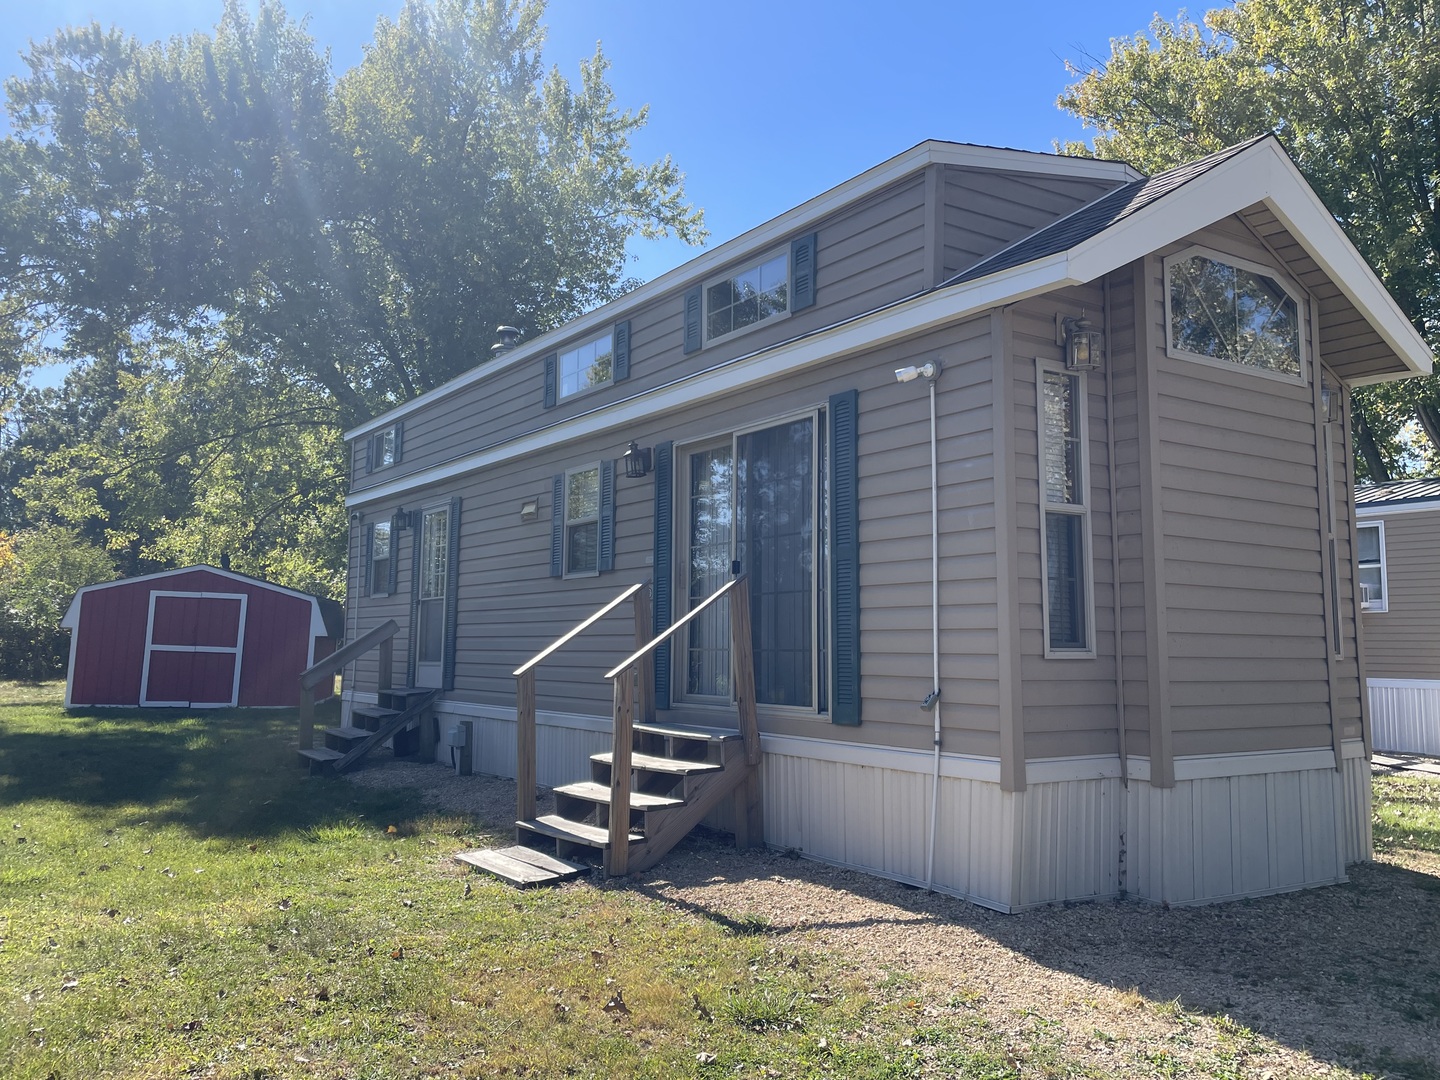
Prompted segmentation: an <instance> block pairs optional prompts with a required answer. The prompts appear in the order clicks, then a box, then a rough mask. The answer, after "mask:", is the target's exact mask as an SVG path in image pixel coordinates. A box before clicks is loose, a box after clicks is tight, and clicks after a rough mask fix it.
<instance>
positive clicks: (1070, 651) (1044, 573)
mask: <svg viewBox="0 0 1440 1080" xmlns="http://www.w3.org/2000/svg"><path fill="white" fill-rule="evenodd" d="M1047 374H1052V375H1065V376H1069V377H1070V378H1073V379H1075V380H1076V383H1075V393H1076V399H1077V400H1076V410H1075V411H1076V414H1077V416H1078V418H1079V422H1080V433H1079V434H1080V440H1079V450H1080V454H1079V457H1080V460H1079V462H1078V463H1077V464H1076V475H1077V479H1078V482H1079V485H1080V502H1079V503H1078V504H1076V503H1052V502H1050V501H1049V500H1048V499H1046V497H1045V376H1046V375H1047ZM1089 400H1090V394H1089V382H1088V379H1087V377H1086V374H1085V372H1083V371H1070V370H1069V369H1067V368H1066V367H1065V365H1064V364H1063V363H1054V362H1050V361H1047V360H1043V359H1040V358H1038V357H1037V358H1036V361H1035V432H1036V440H1035V443H1036V454H1037V455H1038V456H1037V459H1036V464H1037V466H1038V469H1039V478H1040V479H1039V489H1040V629H1041V632H1042V633H1043V634H1044V636H1045V659H1047V660H1093V659H1094V658H1095V655H1096V653H1095V567H1094V564H1095V558H1094V550H1095V547H1094V537H1093V535H1092V530H1091V523H1090V417H1089V412H1090V410H1089V409H1088V408H1086V402H1088V401H1089ZM1052 512H1055V513H1062V514H1071V515H1074V516H1076V517H1079V518H1080V519H1081V522H1082V524H1081V535H1082V537H1083V539H1084V544H1085V551H1084V553H1083V557H1082V558H1081V569H1082V571H1083V573H1084V575H1085V577H1084V587H1085V611H1084V619H1085V647H1084V648H1082V649H1074V648H1067V647H1065V646H1052V645H1051V644H1050V550H1049V548H1050V544H1049V540H1048V536H1049V534H1048V532H1047V530H1046V528H1045V515H1046V514H1048V513H1052Z"/></svg>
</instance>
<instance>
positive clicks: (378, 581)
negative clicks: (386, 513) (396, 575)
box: [370, 521, 392, 596]
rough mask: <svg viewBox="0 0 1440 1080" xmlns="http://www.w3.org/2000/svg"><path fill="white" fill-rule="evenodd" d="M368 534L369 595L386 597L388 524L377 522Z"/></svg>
mask: <svg viewBox="0 0 1440 1080" xmlns="http://www.w3.org/2000/svg"><path fill="white" fill-rule="evenodd" d="M370 528H371V533H370V595H371V596H388V595H389V593H390V591H391V590H390V567H391V565H392V563H391V549H390V522H388V521H377V522H376V523H375V524H374V525H372V526H371V527H370Z"/></svg>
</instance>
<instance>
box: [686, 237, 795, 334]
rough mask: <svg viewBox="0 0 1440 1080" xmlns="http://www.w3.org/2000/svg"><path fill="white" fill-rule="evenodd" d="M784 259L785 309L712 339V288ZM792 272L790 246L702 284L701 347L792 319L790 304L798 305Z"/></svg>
mask: <svg viewBox="0 0 1440 1080" xmlns="http://www.w3.org/2000/svg"><path fill="white" fill-rule="evenodd" d="M781 256H783V257H784V259H785V310H784V311H778V312H776V313H775V314H774V315H767V316H765V318H763V319H761V320H760V321H759V322H753V323H751V324H750V325H749V326H742V327H741V328H740V329H739V330H727V331H726V332H725V333H723V334H719V335H716V336H713V337H712V336H711V334H710V287H711V286H712V285H716V284H718V283H719V282H721V281H728V280H730V279H732V278H734V277H736V276H737V275H739V274H743V273H745V271H747V270H753V269H756V268H757V267H761V266H764V265H765V264H766V263H767V262H770V261H771V260H772V259H775V258H779V257H781ZM792 269H793V268H792V267H791V265H790V246H789V245H788V244H787V245H785V246H783V247H778V248H775V249H773V250H771V251H767V252H765V253H764V254H762V255H758V256H755V257H753V258H750V259H746V260H745V262H743V263H741V264H739V265H738V266H735V267H732V268H731V269H730V270H729V271H728V272H726V273H723V274H715V275H713V276H712V277H708V278H706V279H705V281H704V282H702V283H701V285H700V346H701V348H705V347H707V346H709V345H710V344H711V343H712V342H716V341H730V340H732V339H734V338H738V337H743V336H744V335H745V334H748V333H750V331H752V330H758V329H759V328H760V327H762V326H769V325H770V324H771V323H776V322H779V321H780V320H781V319H788V318H789V317H790V305H791V304H792V303H793V302H794V299H795V298H794V297H793V296H791V295H790V292H791V287H792V282H791V280H790V276H791V270H792Z"/></svg>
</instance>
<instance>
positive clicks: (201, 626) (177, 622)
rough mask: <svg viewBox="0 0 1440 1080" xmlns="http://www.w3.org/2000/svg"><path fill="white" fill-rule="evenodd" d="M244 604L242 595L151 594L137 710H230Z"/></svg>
mask: <svg viewBox="0 0 1440 1080" xmlns="http://www.w3.org/2000/svg"><path fill="white" fill-rule="evenodd" d="M248 599H249V598H248V597H247V596H245V594H243V593H180V592H152V593H151V594H150V612H149V616H148V618H147V620H146V627H145V669H144V672H143V674H142V676H141V680H140V704H141V705H147V706H148V705H158V706H173V707H182V708H183V707H191V708H208V709H215V708H224V707H228V706H232V705H234V704H235V703H236V702H237V701H238V700H239V697H240V660H241V654H242V652H243V644H244V640H245V608H246V603H247V601H248Z"/></svg>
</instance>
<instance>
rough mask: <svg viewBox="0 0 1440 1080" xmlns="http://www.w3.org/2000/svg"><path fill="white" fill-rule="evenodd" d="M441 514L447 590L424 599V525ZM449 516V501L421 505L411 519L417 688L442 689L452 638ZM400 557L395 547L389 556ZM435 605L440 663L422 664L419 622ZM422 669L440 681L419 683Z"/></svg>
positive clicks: (451, 524)
mask: <svg viewBox="0 0 1440 1080" xmlns="http://www.w3.org/2000/svg"><path fill="white" fill-rule="evenodd" d="M442 510H443V511H444V512H445V515H446V517H445V534H444V536H443V537H442V538H441V539H442V543H443V547H444V551H445V574H444V576H443V577H442V579H441V582H442V585H443V586H444V589H443V591H442V592H441V593H440V595H439V596H425V595H424V591H425V590H424V578H423V576H421V575H422V574H423V570H422V569H421V560H423V559H424V558H425V522H426V521H427V520H428V519H429V518H430V516H431V515H432V514H437V513H439V512H441V511H442ZM450 512H451V510H450V501H449V500H448V499H446V500H445V501H443V502H432V503H430V504H428V505H422V506H421V507H420V509H419V511H417V513H416V517H415V518H414V519H412V520H414V521H415V526H414V529H415V534H414V535H415V546H414V547H413V548H412V549H411V551H412V555H411V562H412V563H414V565H413V566H411V567H410V573H411V574H414V575H416V577H417V580H416V582H415V585H414V589H415V591H414V593H412V594H411V595H412V596H414V598H415V604H416V607H415V616H416V622H415V625H414V626H413V627H412V628H411V633H412V634H413V635H414V644H413V646H412V648H413V649H414V656H415V672H416V684H417V685H426V686H439V685H440V684H439V682H438V679H439V677H440V675H439V673H440V671H441V670H442V669H443V668H444V666H445V638H446V637H447V636H448V634H449V632H450V627H449V626H448V625H447V623H446V619H445V610H446V608H447V607H448V606H449V601H450V571H451V567H450V530H451V528H452V527H453V526H454V522H453V521H451V520H450V516H449V515H450ZM392 536H393V533H392ZM397 554H398V550H397V548H396V547H395V546H392V547H391V556H390V557H391V558H395V557H396V555H397ZM457 587H458V586H457ZM436 601H439V603H440V611H441V616H440V659H439V660H422V659H420V619H421V615H420V612H421V611H422V610H423V608H424V605H426V604H433V603H435V602H436ZM421 668H424V669H425V674H424V676H423V677H424V678H431V679H435V680H437V681H435V682H429V683H424V684H422V683H420V681H419V680H420V679H421V678H422V675H421V670H420V669H421Z"/></svg>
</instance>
